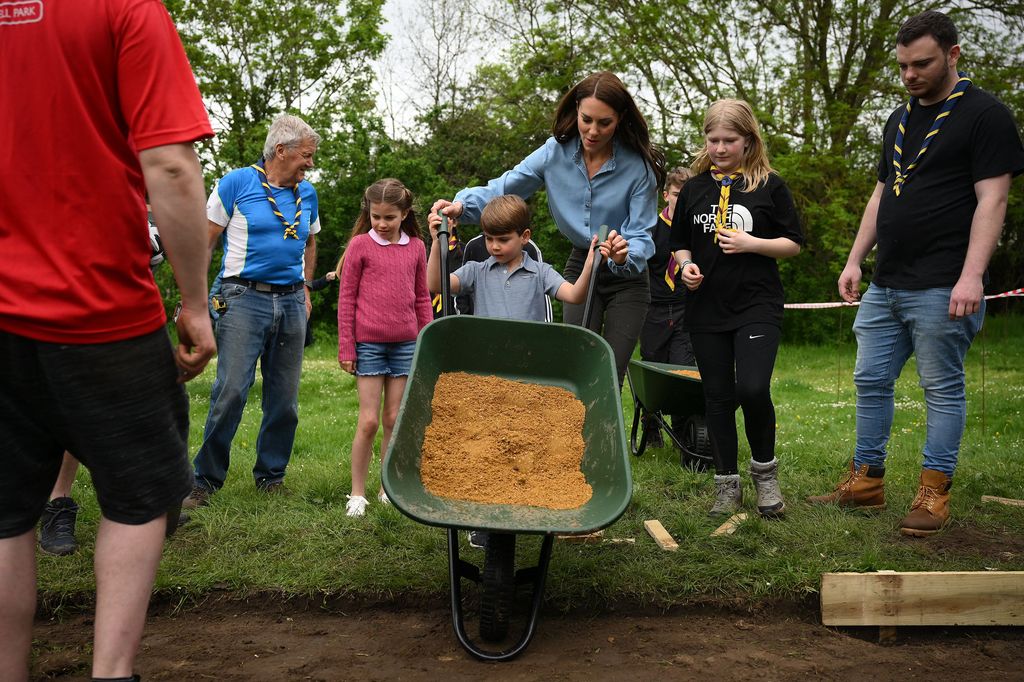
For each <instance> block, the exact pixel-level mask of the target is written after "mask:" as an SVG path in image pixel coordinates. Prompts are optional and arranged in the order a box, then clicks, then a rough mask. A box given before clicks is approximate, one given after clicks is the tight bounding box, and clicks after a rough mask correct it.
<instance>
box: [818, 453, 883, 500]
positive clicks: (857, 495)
mask: <svg viewBox="0 0 1024 682" xmlns="http://www.w3.org/2000/svg"><path fill="white" fill-rule="evenodd" d="M884 476H885V467H874V466H869V465H867V464H861V465H860V467H857V468H855V467H854V465H853V460H852V459H851V460H850V471H849V472H847V474H846V475H845V477H844V478H843V479H842V480H841V481H839V485H837V486H836V489H835V490H833V491H832V492H831V493H829V494H827V495H812V496H811V497H808V498H807V502H808V503H810V504H838V505H839V506H840V507H854V508H857V509H885V480H884V478H883V477H884Z"/></svg>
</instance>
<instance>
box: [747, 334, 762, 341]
mask: <svg viewBox="0 0 1024 682" xmlns="http://www.w3.org/2000/svg"><path fill="white" fill-rule="evenodd" d="M762 336H764V334H758V335H757V336H751V337H750V340H751V341H753V340H754V339H759V338H761V337H762Z"/></svg>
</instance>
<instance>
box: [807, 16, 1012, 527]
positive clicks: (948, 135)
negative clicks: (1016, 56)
mask: <svg viewBox="0 0 1024 682" xmlns="http://www.w3.org/2000/svg"><path fill="white" fill-rule="evenodd" d="M959 57H960V46H959V45H958V44H957V31H956V27H955V26H954V25H953V22H952V21H950V19H949V17H947V16H946V15H945V14H942V13H941V12H935V11H928V12H924V13H922V14H919V15H917V16H915V17H912V18H910V19H908V20H907V21H906V22H905V23H904V24H903V26H902V27H901V28H900V30H899V33H898V34H897V35H896V59H897V62H898V63H899V68H900V77H901V79H902V81H903V84H904V86H906V88H907V91H908V92H909V94H910V101H909V103H907V104H906V105H904V106H901V107H900V108H899V109H897V110H896V111H894V112H893V113H892V115H891V116H890V117H889V120H888V122H887V123H886V125H885V131H884V136H883V143H882V154H881V159H880V162H879V166H878V183H877V184H876V185H875V191H874V193H873V194H872V195H871V198H870V199H869V200H868V204H867V208H866V209H865V210H864V216H863V218H862V219H861V224H860V229H859V231H858V232H857V237H856V239H855V240H854V243H853V248H852V249H851V251H850V256H849V258H848V259H847V263H846V267H845V269H844V270H843V273H842V275H840V278H839V293H840V295H841V296H842V297H843V299H844V300H846V301H848V302H851V303H852V302H854V301H856V300H857V299H858V298H859V296H860V281H861V269H860V265H861V263H862V262H863V261H864V259H865V258H866V257H867V255H868V253H869V252H870V251H871V249H872V248H873V247H874V246H876V245H877V246H878V254H877V260H876V265H875V273H874V278H873V281H872V282H871V284H870V286H869V287H868V289H867V291H866V292H865V294H864V297H863V299H862V300H861V305H860V309H859V310H858V312H857V319H856V321H855V322H854V325H853V330H854V333H855V334H856V336H857V346H858V348H857V365H856V368H855V370H854V383H855V384H856V387H857V445H856V449H855V452H854V457H853V461H852V462H851V463H850V471H849V473H848V474H847V475H846V477H845V478H844V479H843V481H842V482H840V484H839V486H837V488H836V489H835V490H834V491H833V492H832V493H830V494H828V495H821V496H817V497H812V498H809V501H810V502H814V503H822V502H831V503H838V504H841V505H843V506H851V507H860V508H881V507H884V506H885V493H884V489H883V478H882V476H883V474H884V473H885V468H884V467H885V457H886V443H887V442H888V440H889V433H890V430H891V427H892V419H893V413H894V391H893V386H894V384H895V381H896V378H897V377H898V376H899V374H900V371H901V370H902V368H903V365H904V364H905V363H906V361H907V360H908V359H909V357H910V355H911V354H914V355H916V356H917V369H918V375H919V376H920V379H921V381H920V383H921V387H922V388H923V389H924V397H925V404H926V406H927V435H926V438H925V445H924V466H923V469H922V471H921V478H920V486H919V488H918V493H917V496H916V497H915V499H914V502H913V503H912V505H911V508H910V513H909V514H908V515H907V516H906V517H905V518H904V519H903V521H902V523H901V524H900V525H901V527H900V531H901V532H902V533H903V534H904V535H911V536H916V537H924V536H928V535H931V534H933V533H935V532H937V531H938V530H939V529H941V528H942V527H943V526H944V525H945V524H946V522H947V520H948V519H949V489H950V486H951V485H952V477H953V473H954V471H955V469H956V464H957V456H958V454H959V450H960V440H961V438H962V436H963V430H964V423H965V421H966V413H967V407H966V399H965V394H964V367H963V360H964V356H965V355H966V353H967V349H968V348H969V347H970V345H971V341H972V340H973V339H974V335H975V334H976V333H977V332H978V330H979V329H980V328H981V324H982V320H983V318H984V315H985V300H984V293H985V292H984V285H985V283H986V272H985V271H986V268H987V267H988V262H989V259H990V258H991V256H992V252H993V251H994V250H995V247H996V244H997V242H998V241H999V235H1000V233H1001V232H1002V226H1003V219H1004V217H1005V214H1006V202H1007V195H1008V193H1009V188H1010V182H1011V179H1012V178H1013V176H1016V175H1018V174H1020V173H1021V172H1022V171H1024V148H1022V145H1021V139H1020V134H1019V132H1018V130H1017V126H1016V124H1015V123H1014V121H1013V117H1012V116H1011V115H1010V112H1009V111H1008V110H1007V108H1006V107H1005V106H1004V105H1003V104H1002V103H1000V102H999V101H998V100H997V99H995V98H994V97H992V95H990V94H988V93H986V92H984V91H983V90H981V89H980V88H978V87H977V86H975V85H973V84H972V83H971V82H970V79H969V78H967V77H966V75H965V74H958V73H957V69H956V64H957V60H958V59H959Z"/></svg>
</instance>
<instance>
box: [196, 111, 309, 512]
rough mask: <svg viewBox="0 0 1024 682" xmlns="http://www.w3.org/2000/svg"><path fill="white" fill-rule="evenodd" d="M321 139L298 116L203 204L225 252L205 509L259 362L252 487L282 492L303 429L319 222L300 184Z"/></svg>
mask: <svg viewBox="0 0 1024 682" xmlns="http://www.w3.org/2000/svg"><path fill="white" fill-rule="evenodd" d="M319 142H320V136H319V135H317V133H316V132H314V131H313V129H312V128H311V127H310V126H309V125H308V124H306V123H305V122H304V121H303V120H302V119H300V118H298V117H296V116H290V115H283V116H280V117H278V118H277V119H275V120H274V122H273V123H272V124H271V126H270V130H269V131H268V133H267V140H266V143H265V144H264V146H263V158H262V159H261V160H260V161H259V162H258V163H256V164H253V165H252V166H248V167H246V168H240V169H237V170H234V171H231V172H230V173H228V174H227V175H225V176H224V177H223V178H222V179H221V180H220V182H219V183H218V184H217V186H216V188H215V189H214V190H213V194H211V195H210V199H209V201H208V202H207V204H206V213H207V218H208V220H209V224H210V250H211V252H212V250H213V248H214V246H215V245H216V244H217V242H218V240H219V241H220V243H221V244H222V246H223V248H224V259H223V262H222V265H221V272H220V276H221V291H220V297H221V301H222V302H223V304H224V305H225V306H226V308H225V309H224V310H222V311H221V312H220V317H219V319H218V321H217V328H216V333H217V344H218V347H219V349H220V354H219V359H218V362H217V378H216V380H215V381H214V383H213V390H212V392H211V394H210V412H209V415H208V416H207V419H206V429H205V434H204V436H203V444H202V446H201V447H200V448H199V453H198V454H197V455H196V458H195V460H194V462H193V466H194V467H195V476H196V487H195V489H194V490H193V491H192V494H191V495H190V496H189V498H188V499H187V500H186V501H185V505H184V506H185V507H187V508H192V507H197V506H200V505H203V504H206V502H207V501H208V498H209V496H210V494H211V493H213V492H215V491H217V490H219V489H220V488H221V487H222V486H223V485H224V480H225V478H226V477H227V472H228V463H229V459H230V453H231V441H232V439H233V438H234V436H235V432H236V431H237V429H238V424H239V422H240V421H241V418H242V410H243V408H244V407H245V402H246V398H247V397H248V395H249V389H250V388H251V387H252V384H253V380H254V378H255V372H256V362H257V361H259V362H260V366H261V370H262V374H263V401H262V407H263V420H262V423H261V424H260V432H259V436H258V437H257V439H256V465H255V466H254V467H253V477H254V478H255V481H256V488H257V489H258V490H262V491H264V492H280V491H281V490H282V486H283V481H284V475H285V468H286V467H287V466H288V461H289V459H290V458H291V454H292V444H293V442H294V440H295V428H296V426H297V425H298V420H299V411H298V407H299V405H298V392H299V377H300V375H301V373H302V348H303V342H304V340H305V337H306V324H307V320H308V317H309V309H310V303H309V296H308V291H307V290H306V287H305V282H306V281H309V280H310V279H312V274H313V269H314V267H315V265H316V237H315V235H316V233H317V232H319V231H320V217H319V210H318V206H317V195H316V190H315V189H313V185H311V184H310V183H309V182H308V181H306V180H305V179H304V177H305V173H306V171H308V170H309V169H311V168H312V167H313V155H314V154H315V153H316V148H317V145H318V144H319Z"/></svg>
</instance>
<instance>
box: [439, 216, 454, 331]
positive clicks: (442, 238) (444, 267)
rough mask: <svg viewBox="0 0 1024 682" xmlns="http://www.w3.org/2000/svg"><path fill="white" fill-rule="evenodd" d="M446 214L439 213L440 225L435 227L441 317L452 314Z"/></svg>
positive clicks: (448, 233)
mask: <svg viewBox="0 0 1024 682" xmlns="http://www.w3.org/2000/svg"><path fill="white" fill-rule="evenodd" d="M450 234H451V232H450V231H449V229H448V216H446V215H445V214H443V213H442V214H441V226H440V227H438V228H437V243H438V246H439V247H440V249H441V317H448V316H449V315H451V314H452V303H451V301H452V296H451V290H452V282H451V277H449V276H448V238H449V235H450Z"/></svg>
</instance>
